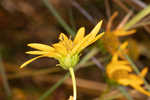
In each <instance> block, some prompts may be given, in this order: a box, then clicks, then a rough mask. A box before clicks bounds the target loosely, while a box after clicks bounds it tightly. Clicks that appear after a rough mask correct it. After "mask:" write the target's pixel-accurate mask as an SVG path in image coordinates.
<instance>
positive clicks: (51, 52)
mask: <svg viewBox="0 0 150 100" xmlns="http://www.w3.org/2000/svg"><path fill="white" fill-rule="evenodd" d="M101 24H102V21H100V22H99V23H98V24H97V25H96V26H95V27H94V29H93V30H92V31H91V32H90V33H89V34H88V35H86V36H85V28H84V27H81V28H80V29H79V30H78V32H77V34H76V36H75V39H74V40H73V41H72V40H71V39H70V38H68V37H67V36H66V35H65V34H63V33H61V34H60V35H59V40H60V41H59V42H58V43H55V44H53V45H52V46H48V45H45V44H40V43H30V44H28V46H29V47H31V48H34V49H37V50H35V51H28V52H26V53H27V54H32V55H39V56H37V57H35V58H32V59H30V60H28V61H26V62H25V63H24V64H22V65H21V66H20V68H23V67H25V66H26V65H27V64H29V63H31V62H33V61H34V60H36V59H38V58H41V57H50V58H54V59H57V60H58V61H59V65H60V66H61V67H63V68H64V69H68V68H70V67H74V66H75V65H76V64H77V62H78V60H79V53H80V52H81V51H82V50H83V49H85V48H86V47H87V46H89V45H91V44H92V43H94V42H95V41H96V40H98V39H100V38H101V37H102V36H103V34H104V33H101V34H98V32H99V30H100V28H101ZM97 34H98V35H97Z"/></svg>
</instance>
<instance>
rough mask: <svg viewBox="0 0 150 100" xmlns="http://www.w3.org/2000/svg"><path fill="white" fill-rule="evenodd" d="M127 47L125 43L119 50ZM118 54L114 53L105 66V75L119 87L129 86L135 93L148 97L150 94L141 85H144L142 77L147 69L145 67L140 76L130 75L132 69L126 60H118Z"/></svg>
mask: <svg viewBox="0 0 150 100" xmlns="http://www.w3.org/2000/svg"><path fill="white" fill-rule="evenodd" d="M126 47H127V42H125V43H124V44H122V45H121V46H120V49H122V50H123V49H125V48H126ZM119 53H120V52H116V53H115V54H114V55H113V57H112V60H111V62H110V63H109V64H108V65H107V68H106V73H107V75H108V77H109V78H110V79H112V80H115V81H116V82H118V83H119V84H121V85H124V86H131V87H132V88H134V89H136V90H137V91H139V92H141V93H143V94H146V95H148V96H150V92H148V91H146V90H145V89H144V88H143V87H142V85H143V84H144V80H143V77H144V76H145V75H146V73H147V71H148V68H147V67H145V68H144V69H143V70H142V72H141V73H140V75H136V74H133V73H131V72H132V71H133V70H132V67H131V65H130V64H129V62H128V61H127V60H119Z"/></svg>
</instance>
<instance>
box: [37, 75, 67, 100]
mask: <svg viewBox="0 0 150 100" xmlns="http://www.w3.org/2000/svg"><path fill="white" fill-rule="evenodd" d="M68 77H69V73H67V74H66V75H65V76H64V77H63V78H62V79H60V80H59V81H58V82H57V83H56V84H55V85H54V86H52V87H51V88H50V89H48V90H47V91H46V92H45V93H44V94H43V95H42V96H41V97H40V98H39V99H38V100H45V99H46V98H47V97H48V96H49V94H51V93H52V92H53V91H55V89H56V88H57V87H58V86H60V85H61V84H62V83H63V82H64V80H66V79H67V78H68Z"/></svg>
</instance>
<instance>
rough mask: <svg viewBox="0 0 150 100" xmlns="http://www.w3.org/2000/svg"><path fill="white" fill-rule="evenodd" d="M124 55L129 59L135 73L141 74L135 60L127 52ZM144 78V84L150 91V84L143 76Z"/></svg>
mask: <svg viewBox="0 0 150 100" xmlns="http://www.w3.org/2000/svg"><path fill="white" fill-rule="evenodd" d="M124 56H125V58H126V59H127V60H128V61H129V63H130V64H131V67H132V68H133V69H134V71H135V73H136V74H138V75H139V74H140V71H139V69H138V68H137V67H136V65H135V64H134V62H133V61H132V60H131V58H130V57H129V56H128V55H127V54H124ZM142 79H143V80H144V84H145V85H146V87H147V89H148V90H149V91H150V86H149V84H148V82H147V81H146V80H145V78H144V77H142Z"/></svg>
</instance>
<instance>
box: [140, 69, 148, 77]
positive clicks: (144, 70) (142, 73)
mask: <svg viewBox="0 0 150 100" xmlns="http://www.w3.org/2000/svg"><path fill="white" fill-rule="evenodd" d="M147 72H148V67H145V68H144V69H143V70H142V71H141V73H140V76H141V77H144V76H145V75H146V74H147Z"/></svg>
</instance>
